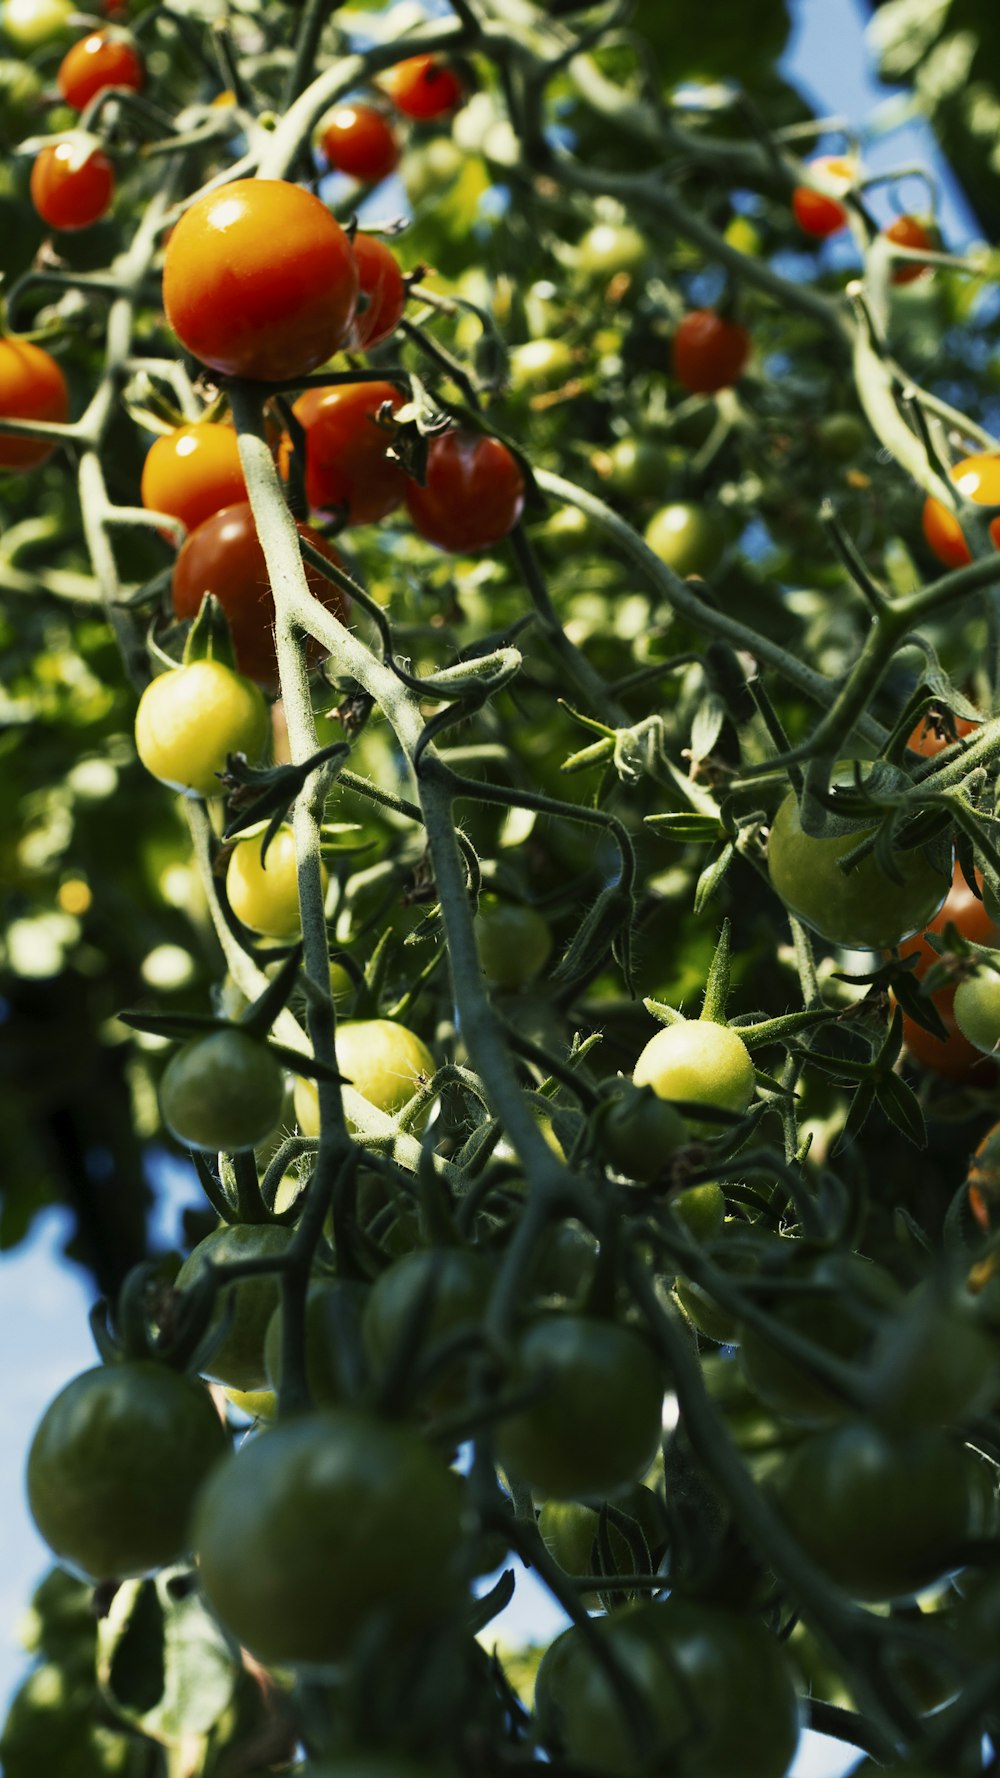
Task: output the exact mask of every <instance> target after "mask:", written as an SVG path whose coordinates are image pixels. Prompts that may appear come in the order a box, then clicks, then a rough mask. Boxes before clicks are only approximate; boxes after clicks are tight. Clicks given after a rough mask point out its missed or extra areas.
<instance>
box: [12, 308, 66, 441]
mask: <svg viewBox="0 0 1000 1778" xmlns="http://www.w3.org/2000/svg"><path fill="white" fill-rule="evenodd" d="M4 418H7V419H10V420H47V421H54V422H55V423H56V424H58V425H60V426H61V425H64V424H65V422H66V421H67V420H68V419H69V390H68V389H67V387H66V378H65V377H64V376H63V373H62V371H61V369H60V368H59V365H58V364H57V363H56V361H55V359H54V358H53V357H52V356H51V355H50V354H49V353H48V352H46V351H44V350H43V348H42V347H41V346H35V345H33V344H32V343H31V341H30V340H13V339H0V469H18V470H22V469H37V468H38V466H39V464H41V463H45V462H46V461H47V460H48V458H49V457H51V455H52V453H53V451H54V450H55V448H56V447H55V445H54V444H53V443H52V442H51V440H49V439H47V438H15V437H13V435H11V436H9V437H6V438H5V437H3V436H2V426H3V420H4Z"/></svg>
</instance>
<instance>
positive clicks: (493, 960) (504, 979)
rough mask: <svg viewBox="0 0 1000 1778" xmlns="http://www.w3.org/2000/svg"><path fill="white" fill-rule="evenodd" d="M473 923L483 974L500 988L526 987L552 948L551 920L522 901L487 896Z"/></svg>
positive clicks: (480, 904) (480, 905) (482, 900)
mask: <svg viewBox="0 0 1000 1778" xmlns="http://www.w3.org/2000/svg"><path fill="white" fill-rule="evenodd" d="M474 924H475V930H476V945H477V948H478V950H479V961H480V964H481V965H482V971H483V974H484V976H485V977H486V979H487V981H490V982H493V983H494V985H495V986H496V987H498V988H523V987H524V985H525V983H526V982H530V981H531V979H532V976H536V975H537V974H538V971H539V970H540V969H541V967H542V965H543V964H544V963H545V962H546V961H547V959H548V955H549V952H550V951H551V949H552V933H551V932H550V930H549V923H548V921H547V920H545V919H543V917H542V915H541V914H539V913H538V912H537V911H536V910H535V908H529V907H524V906H523V905H522V904H521V903H520V902H514V901H498V900H497V899H496V897H495V896H492V895H484V896H483V897H482V898H481V900H480V903H479V911H478V913H477V914H476V918H475V922H474Z"/></svg>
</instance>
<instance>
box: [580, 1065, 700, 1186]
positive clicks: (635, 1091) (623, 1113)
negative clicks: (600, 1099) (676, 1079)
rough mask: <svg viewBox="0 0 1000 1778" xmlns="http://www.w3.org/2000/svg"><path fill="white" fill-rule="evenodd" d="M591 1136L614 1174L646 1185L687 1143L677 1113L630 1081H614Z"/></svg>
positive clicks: (664, 1101) (681, 1120)
mask: <svg viewBox="0 0 1000 1778" xmlns="http://www.w3.org/2000/svg"><path fill="white" fill-rule="evenodd" d="M594 1133H595V1136H596V1140H597V1145H598V1147H599V1149H600V1151H601V1153H602V1154H603V1155H604V1156H605V1158H606V1159H607V1160H608V1161H610V1163H611V1165H612V1166H613V1167H614V1169H615V1172H616V1173H624V1174H626V1176H627V1177H628V1178H630V1179H641V1180H643V1181H646V1182H648V1181H651V1180H654V1179H657V1178H659V1176H660V1175H661V1174H662V1173H663V1172H664V1170H665V1168H666V1166H667V1164H668V1162H669V1161H670V1158H671V1156H672V1155H673V1154H675V1153H676V1151H677V1150H678V1149H679V1148H683V1147H684V1145H685V1143H686V1142H687V1141H688V1140H689V1135H688V1129H687V1125H686V1124H685V1122H684V1119H683V1118H682V1117H681V1115H680V1113H679V1112H677V1111H675V1110H674V1108H673V1106H672V1105H670V1104H669V1103H668V1102H667V1101H666V1100H665V1099H662V1098H660V1097H659V1096H658V1095H657V1094H656V1093H655V1092H654V1090H653V1088H652V1087H651V1086H636V1085H635V1084H634V1083H633V1082H632V1081H630V1080H622V1081H618V1082H616V1084H615V1091H614V1094H613V1096H611V1097H609V1098H608V1099H607V1100H606V1101H605V1102H604V1103H603V1104H602V1105H600V1106H599V1107H598V1110H597V1112H596V1114H595V1119H594ZM695 1189H697V1188H695Z"/></svg>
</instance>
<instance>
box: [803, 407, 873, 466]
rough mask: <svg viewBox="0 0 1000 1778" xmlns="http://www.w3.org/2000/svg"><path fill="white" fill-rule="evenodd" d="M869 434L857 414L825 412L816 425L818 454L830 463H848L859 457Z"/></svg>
mask: <svg viewBox="0 0 1000 1778" xmlns="http://www.w3.org/2000/svg"><path fill="white" fill-rule="evenodd" d="M870 437H871V434H870V432H869V430H868V428H867V426H866V425H865V423H864V421H863V420H862V419H861V418H860V417H859V415H857V414H826V415H824V417H823V419H822V420H820V422H819V425H818V426H817V427H816V444H817V447H818V449H819V452H820V455H821V456H823V457H828V458H829V459H830V461H831V463H850V462H852V461H853V459H854V458H855V457H859V456H860V455H861V452H862V451H863V450H864V448H865V446H866V445H867V443H868V441H869V438H870Z"/></svg>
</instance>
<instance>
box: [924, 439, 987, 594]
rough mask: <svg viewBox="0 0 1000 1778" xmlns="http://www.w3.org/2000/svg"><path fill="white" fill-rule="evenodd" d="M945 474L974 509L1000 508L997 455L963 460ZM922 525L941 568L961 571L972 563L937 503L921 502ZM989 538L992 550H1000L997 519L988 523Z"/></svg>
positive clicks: (951, 519) (949, 515)
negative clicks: (968, 563)
mask: <svg viewBox="0 0 1000 1778" xmlns="http://www.w3.org/2000/svg"><path fill="white" fill-rule="evenodd" d="M949 474H950V476H951V480H952V481H953V482H954V483H955V486H956V488H958V489H959V490H960V491H961V493H963V494H964V495H965V497H966V499H967V500H974V501H975V502H976V504H977V506H1000V455H995V454H993V453H991V452H989V451H984V452H982V453H981V454H980V455H979V456H976V457H963V458H962V460H961V462H960V463H956V464H955V466H954V468H953V469H952V470H950V471H949ZM922 523H923V529H924V536H925V537H926V539H927V542H928V544H929V545H930V548H931V550H932V552H933V554H934V555H935V556H937V559H938V561H939V562H941V563H943V565H944V567H945V568H964V567H965V565H966V563H967V562H971V561H972V552H971V550H970V549H969V546H968V544H967V543H966V541H965V536H964V533H963V531H962V527H961V525H960V524H959V522H958V520H957V518H956V517H955V515H954V513H953V512H949V511H948V508H947V507H946V506H942V504H941V502H940V500H935V499H933V498H931V499H929V500H927V501H925V503H924V512H923V520H922ZM990 536H991V537H992V539H993V544H994V548H996V549H1000V518H996V519H991V520H990Z"/></svg>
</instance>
